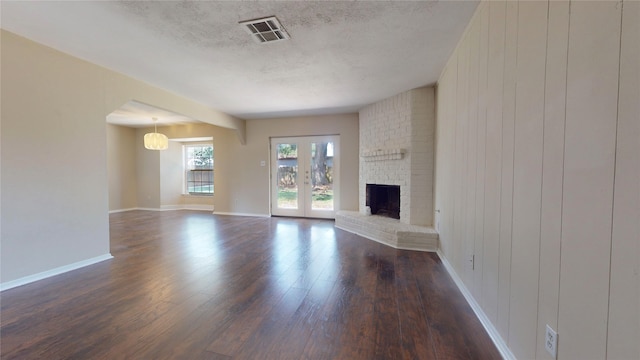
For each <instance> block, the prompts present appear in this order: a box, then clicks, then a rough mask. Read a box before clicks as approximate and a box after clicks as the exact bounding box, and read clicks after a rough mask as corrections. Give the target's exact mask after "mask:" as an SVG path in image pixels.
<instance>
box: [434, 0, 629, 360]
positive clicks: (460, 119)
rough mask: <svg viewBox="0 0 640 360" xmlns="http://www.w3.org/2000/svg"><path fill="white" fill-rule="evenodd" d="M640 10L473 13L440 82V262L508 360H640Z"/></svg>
mask: <svg viewBox="0 0 640 360" xmlns="http://www.w3.org/2000/svg"><path fill="white" fill-rule="evenodd" d="M639 24H640V2H638V1H626V0H625V1H551V2H546V1H520V2H501V1H487V2H482V3H481V4H480V5H479V7H478V9H477V11H476V14H475V15H474V17H473V18H472V20H471V23H470V24H469V26H468V28H467V31H466V32H465V34H464V35H463V38H462V39H461V41H460V43H459V44H458V47H457V48H456V50H455V52H454V53H453V55H452V57H451V58H450V60H449V62H448V64H447V66H446V67H445V69H444V70H443V73H442V75H441V77H440V80H439V82H438V92H437V111H438V114H437V137H436V139H437V152H436V183H435V206H436V207H435V208H436V210H437V212H436V218H435V220H436V224H435V225H436V228H437V229H438V231H439V232H440V241H441V252H442V254H443V255H444V257H445V258H446V259H447V260H448V261H449V262H450V263H451V265H452V266H453V268H454V269H455V272H456V273H457V274H458V276H459V277H460V278H461V279H462V281H463V282H464V284H465V287H466V288H467V289H468V290H469V291H470V293H471V294H472V296H473V297H474V298H475V300H476V302H477V303H478V304H479V305H480V307H481V308H482V311H483V312H484V313H485V315H486V316H487V318H488V319H489V320H490V321H491V322H492V325H493V326H494V327H495V328H496V330H497V331H498V332H499V333H500V336H501V337H502V339H503V340H504V342H505V343H507V345H508V346H509V349H510V350H511V352H512V353H513V354H514V355H515V356H516V357H517V358H518V359H534V358H539V359H551V358H552V357H551V356H550V355H549V354H548V353H547V352H546V351H545V348H544V332H545V326H546V325H547V324H548V325H550V326H551V327H553V328H554V329H556V331H558V334H559V335H558V336H559V343H558V359H604V358H608V359H640V341H639V339H640V225H639V224H640V80H639V79H640V25H639Z"/></svg>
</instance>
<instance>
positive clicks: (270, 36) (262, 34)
mask: <svg viewBox="0 0 640 360" xmlns="http://www.w3.org/2000/svg"><path fill="white" fill-rule="evenodd" d="M240 25H242V27H243V28H245V29H246V30H247V32H248V33H249V34H251V37H252V38H253V40H255V41H256V42H258V43H266V42H272V41H280V40H286V39H288V38H289V34H287V31H286V30H285V29H284V27H282V25H281V24H280V22H279V21H278V19H277V18H276V17H275V16H270V17H266V18H261V19H255V20H246V21H240Z"/></svg>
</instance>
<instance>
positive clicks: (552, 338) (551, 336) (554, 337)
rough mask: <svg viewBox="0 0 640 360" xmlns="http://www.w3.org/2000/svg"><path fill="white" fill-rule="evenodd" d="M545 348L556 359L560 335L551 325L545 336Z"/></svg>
mask: <svg viewBox="0 0 640 360" xmlns="http://www.w3.org/2000/svg"><path fill="white" fill-rule="evenodd" d="M544 348H545V349H547V352H548V353H549V354H551V356H553V358H554V359H555V358H556V357H557V354H558V333H557V332H555V331H554V330H553V329H552V328H551V327H550V326H549V325H547V331H546V332H545V336H544Z"/></svg>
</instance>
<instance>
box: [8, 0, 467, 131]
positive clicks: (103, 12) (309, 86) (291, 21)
mask: <svg viewBox="0 0 640 360" xmlns="http://www.w3.org/2000/svg"><path fill="white" fill-rule="evenodd" d="M477 4H478V3H477V2H476V1H391V2H388V1H385V2H379V1H358V2H341V1H337V2H336V1H299V2H292V1H282V2H276V1H261V2H254V1H250V2H249V1H220V2H218V1H198V2H194V1H180V2H175V1H82V2H74V1H43V2H39V1H33V2H30V1H29V2H28V1H15V2H14V1H6V0H3V1H2V2H1V5H0V6H1V16H2V18H1V20H2V21H1V23H0V24H1V25H2V28H4V29H6V30H9V31H11V32H14V33H17V34H19V35H22V36H25V37H27V38H30V39H32V40H34V41H36V42H39V43H42V44H45V45H47V46H51V47H53V48H56V49H58V50H61V51H63V52H66V53H68V54H71V55H74V56H77V57H80V58H83V59H85V60H88V61H90V62H93V63H96V64H99V65H102V66H104V67H107V68H110V69H113V70H115V71H118V72H121V73H124V74H127V75H129V76H131V77H134V78H137V79H140V80H142V81H145V82H147V83H150V84H153V85H156V86H158V87H161V88H164V89H167V90H169V91H171V92H174V93H176V94H179V95H182V96H184V97H187V98H190V99H192V100H194V101H197V102H200V103H202V104H205V105H207V106H210V107H212V108H215V109H218V110H220V111H223V112H226V113H228V114H231V115H234V116H237V117H240V118H245V119H252V118H267V117H276V116H297V115H311V114H331V113H344V112H354V111H357V110H359V109H360V108H362V107H363V106H366V105H368V104H371V103H373V102H376V101H378V100H381V99H384V98H387V97H390V96H393V95H395V94H398V93H400V92H403V91H406V90H409V89H412V88H416V87H421V86H425V85H431V84H433V83H435V82H436V80H437V78H438V76H439V75H440V72H441V71H442V69H443V67H444V64H445V62H446V60H447V58H448V57H449V55H450V54H451V52H452V51H453V48H454V46H455V45H456V43H457V41H458V40H459V38H460V36H461V34H462V32H463V30H464V28H465V26H466V24H467V23H468V21H469V19H470V17H471V15H472V14H473V12H474V10H475V8H476V6H477ZM270 15H275V16H277V17H278V19H279V20H280V22H281V23H282V25H283V26H284V27H285V28H286V30H287V32H288V33H289V34H290V36H291V39H290V40H286V41H279V42H274V43H265V44H258V43H256V42H254V41H253V40H252V39H251V37H250V36H249V35H248V34H247V32H246V31H245V30H244V29H243V28H242V27H241V26H240V25H239V24H238V22H239V21H242V20H248V19H253V18H258V17H263V16H270ZM129 110H130V109H129Z"/></svg>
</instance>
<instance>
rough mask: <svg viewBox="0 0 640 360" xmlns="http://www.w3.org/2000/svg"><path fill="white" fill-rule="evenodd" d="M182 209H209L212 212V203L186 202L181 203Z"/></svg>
mask: <svg viewBox="0 0 640 360" xmlns="http://www.w3.org/2000/svg"><path fill="white" fill-rule="evenodd" d="M182 210H195V211H210V212H213V210H214V207H213V205H201V204H187V205H182Z"/></svg>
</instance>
